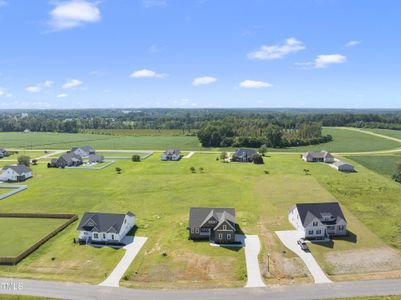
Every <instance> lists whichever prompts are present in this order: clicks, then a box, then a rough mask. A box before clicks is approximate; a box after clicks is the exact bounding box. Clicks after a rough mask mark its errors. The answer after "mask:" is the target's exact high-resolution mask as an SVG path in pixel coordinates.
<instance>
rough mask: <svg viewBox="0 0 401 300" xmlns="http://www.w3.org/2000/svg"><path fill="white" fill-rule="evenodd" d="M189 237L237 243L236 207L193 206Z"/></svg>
mask: <svg viewBox="0 0 401 300" xmlns="http://www.w3.org/2000/svg"><path fill="white" fill-rule="evenodd" d="M187 229H188V232H189V239H192V240H210V241H213V242H215V243H216V244H232V243H235V232H236V223H235V209H234V208H206V207H192V208H191V209H190V211H189V226H188V228H187Z"/></svg>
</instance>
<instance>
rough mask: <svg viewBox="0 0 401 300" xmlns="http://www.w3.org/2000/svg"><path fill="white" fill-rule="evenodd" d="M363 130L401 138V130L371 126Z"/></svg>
mask: <svg viewBox="0 0 401 300" xmlns="http://www.w3.org/2000/svg"><path fill="white" fill-rule="evenodd" d="M363 130H366V131H371V132H374V133H378V134H382V135H387V136H389V137H394V138H397V139H401V130H390V129H371V128H363Z"/></svg>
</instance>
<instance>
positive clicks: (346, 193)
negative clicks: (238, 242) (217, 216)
mask: <svg viewBox="0 0 401 300" xmlns="http://www.w3.org/2000/svg"><path fill="white" fill-rule="evenodd" d="M215 157H216V155H214V154H195V155H194V156H193V157H191V158H190V159H183V160H181V161H179V162H161V161H160V158H159V156H158V155H153V156H151V157H149V158H148V159H147V160H145V161H142V162H140V163H133V162H131V161H129V160H118V161H116V163H115V164H114V165H113V166H112V167H111V168H106V169H104V170H100V171H93V170H79V171H78V170H70V169H48V168H46V166H45V164H40V165H38V166H35V167H34V178H33V179H30V180H29V189H28V190H26V191H24V193H20V194H16V195H14V196H12V197H10V198H7V199H5V200H2V201H1V203H0V212H15V211H17V212H22V211H23V212H44V213H77V214H79V215H82V214H83V213H84V212H85V211H99V212H119V213H121V212H123V213H124V212H126V211H128V210H131V211H133V212H134V213H136V215H137V225H138V231H137V235H138V236H147V237H148V238H149V239H148V241H147V243H146V244H145V246H144V247H143V249H142V250H141V252H140V253H139V254H138V257H137V258H136V259H135V260H134V263H133V264H132V265H131V266H130V268H129V270H128V272H127V273H126V276H125V278H124V280H123V281H122V285H124V286H128V287H140V288H180V287H183V288H187V287H232V286H243V285H244V283H245V261H244V253H243V250H240V251H232V250H229V249H224V248H219V247H210V246H209V245H208V243H206V242H205V243H194V242H192V241H188V239H187V236H188V234H187V231H186V229H185V228H186V226H187V223H188V212H189V208H190V207H192V206H212V207H235V208H236V212H237V223H238V224H239V225H240V227H241V229H242V230H243V231H244V232H245V233H247V234H258V235H259V236H260V239H261V242H262V246H263V251H262V253H261V255H260V261H261V269H262V273H263V275H264V277H265V278H266V279H267V280H268V281H272V282H283V281H286V280H288V281H293V280H297V281H308V280H310V278H309V277H308V276H307V274H308V272H307V271H306V270H305V267H304V265H303V263H302V262H301V261H300V260H299V258H297V257H296V256H295V255H294V254H292V253H291V252H290V251H286V252H285V253H283V251H282V250H283V249H284V247H283V245H282V244H281V243H280V242H279V240H278V239H277V237H276V236H275V234H274V231H275V230H286V229H291V226H290V224H289V222H288V221H287V213H288V210H289V209H290V208H291V206H292V205H293V204H295V203H297V202H320V201H333V200H335V199H338V200H339V201H340V202H341V204H342V206H343V207H344V209H345V212H346V217H347V219H348V222H349V229H350V230H351V231H352V232H353V233H354V234H355V235H357V236H358V242H357V243H353V242H348V241H338V242H335V246H334V248H332V249H330V248H327V247H321V246H319V247H316V249H312V251H313V252H314V253H316V256H317V259H318V260H319V262H320V263H321V264H322V265H323V267H324V268H325V270H326V271H330V272H332V270H333V266H332V265H330V264H329V263H328V261H327V258H328V255H340V256H341V255H344V257H346V253H347V252H346V251H356V253H357V254H358V253H361V254H362V253H364V252H363V251H366V250H369V249H378V248H380V249H382V248H386V247H387V246H386V243H387V244H390V245H392V246H394V247H395V249H397V250H394V251H399V250H398V249H400V248H401V238H400V232H399V229H400V226H401V224H400V219H399V216H400V215H401V205H400V197H399V195H400V192H401V186H400V185H396V184H394V183H393V182H391V180H389V179H388V178H385V177H383V176H380V175H378V174H376V173H374V172H372V171H369V170H368V169H366V168H364V167H363V166H362V165H357V169H358V173H353V174H343V173H340V172H337V171H336V170H334V169H332V168H330V167H329V166H327V165H325V164H320V163H316V164H313V163H305V162H303V161H302V160H301V159H300V158H299V155H278V154H276V155H274V154H272V155H271V156H269V157H266V158H265V165H253V164H242V163H229V164H224V163H221V162H218V161H216V160H215ZM192 166H193V167H195V168H196V170H197V171H196V173H195V174H192V173H191V172H190V170H189V168H190V167H192ZM115 167H120V168H121V169H122V173H121V174H117V173H116V172H115ZM200 168H204V172H203V173H201V172H200V171H199V169H200ZM305 168H308V169H309V170H310V173H311V175H310V176H306V175H304V172H303V170H304V169H305ZM265 171H268V172H269V174H265ZM377 220H380V222H378V221H377ZM74 237H75V238H76V237H77V233H76V226H70V227H68V228H67V229H66V230H64V231H63V232H61V233H60V234H58V235H57V236H56V237H54V238H52V239H51V240H50V241H49V242H47V243H46V244H45V245H44V246H43V247H41V248H40V249H38V250H37V251H36V252H35V253H34V254H33V255H31V256H29V257H28V258H27V259H25V260H23V261H22V262H21V263H19V264H18V265H17V266H15V267H4V266H2V267H0V276H19V277H29V278H42V279H56V280H69V281H82V282H89V283H99V282H101V281H102V280H103V279H104V278H105V277H106V276H107V275H108V274H110V272H111V271H112V269H113V268H114V266H115V265H116V264H117V263H118V261H119V259H121V257H122V255H123V250H121V251H117V250H112V249H107V248H92V247H87V246H79V245H77V244H74V243H73V239H74ZM388 248H389V247H388ZM344 251H345V252H344ZM358 251H362V252H358ZM163 252H167V256H163V255H162V253H163ZM267 253H271V261H270V270H269V271H270V272H268V271H267ZM52 257H56V259H55V260H54V261H53V260H52V259H51V258H52ZM359 272H361V271H359ZM332 274H333V276H335V275H336V272H332Z"/></svg>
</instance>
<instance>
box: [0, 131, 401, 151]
mask: <svg viewBox="0 0 401 300" xmlns="http://www.w3.org/2000/svg"><path fill="white" fill-rule="evenodd" d="M323 134H325V135H326V134H331V135H332V136H333V138H334V140H333V141H332V142H329V143H324V144H319V145H311V146H302V147H289V148H285V149H270V150H269V151H273V152H277V151H284V152H291V151H295V152H305V151H308V150H317V151H318V150H322V149H324V150H328V151H332V152H358V151H377V150H388V149H394V148H400V147H401V143H398V142H396V141H391V140H386V139H383V138H380V137H375V136H372V135H369V134H364V133H362V132H355V131H350V130H346V129H343V128H323ZM0 141H1V143H2V146H4V147H6V148H7V147H8V148H26V149H35V148H36V149H68V148H71V147H75V146H84V145H91V146H93V147H94V148H96V149H138V150H164V149H167V148H179V149H182V150H202V149H203V148H201V147H200V144H199V141H198V139H197V137H194V136H112V135H101V134H68V133H36V132H32V133H20V132H2V133H0ZM214 150H218V149H214Z"/></svg>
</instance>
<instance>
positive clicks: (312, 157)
mask: <svg viewBox="0 0 401 300" xmlns="http://www.w3.org/2000/svg"><path fill="white" fill-rule="evenodd" d="M302 159H303V160H304V161H306V162H325V163H332V162H334V156H333V155H331V154H330V152H327V151H320V152H312V151H309V152H307V153H304V154H302Z"/></svg>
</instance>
